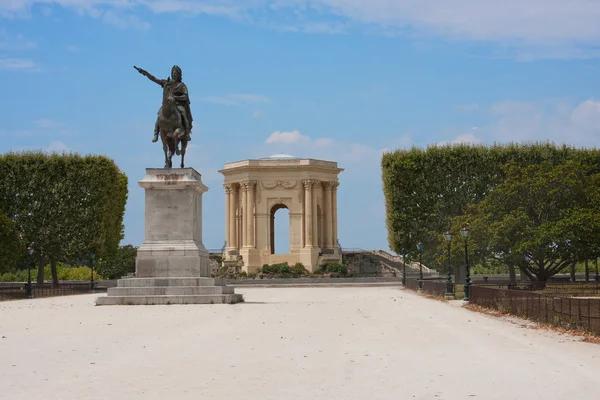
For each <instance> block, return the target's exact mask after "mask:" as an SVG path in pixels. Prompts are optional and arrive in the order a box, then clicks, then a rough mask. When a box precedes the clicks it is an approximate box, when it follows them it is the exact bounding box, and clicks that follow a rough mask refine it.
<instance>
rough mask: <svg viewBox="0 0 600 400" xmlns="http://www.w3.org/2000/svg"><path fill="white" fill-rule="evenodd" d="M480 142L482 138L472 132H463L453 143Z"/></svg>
mask: <svg viewBox="0 0 600 400" xmlns="http://www.w3.org/2000/svg"><path fill="white" fill-rule="evenodd" d="M480 142H481V139H479V138H478V137H476V136H475V135H474V134H472V133H463V134H461V135H458V137H457V138H456V139H454V140H453V141H452V143H454V144H459V143H472V144H476V143H480Z"/></svg>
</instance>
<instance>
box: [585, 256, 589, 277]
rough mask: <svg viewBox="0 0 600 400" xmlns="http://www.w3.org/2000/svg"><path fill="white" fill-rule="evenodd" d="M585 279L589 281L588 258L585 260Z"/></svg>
mask: <svg viewBox="0 0 600 400" xmlns="http://www.w3.org/2000/svg"><path fill="white" fill-rule="evenodd" d="M585 281H586V282H589V281H590V267H589V265H588V260H585Z"/></svg>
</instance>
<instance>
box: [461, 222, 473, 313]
mask: <svg viewBox="0 0 600 400" xmlns="http://www.w3.org/2000/svg"><path fill="white" fill-rule="evenodd" d="M469 233H470V232H469V228H467V226H466V225H465V226H463V228H462V229H461V230H460V234H461V236H462V237H463V238H464V239H465V270H466V271H465V272H466V274H465V299H464V300H465V301H469V288H470V287H471V268H470V267H469V248H468V242H469Z"/></svg>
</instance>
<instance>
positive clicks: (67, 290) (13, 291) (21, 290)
mask: <svg viewBox="0 0 600 400" xmlns="http://www.w3.org/2000/svg"><path fill="white" fill-rule="evenodd" d="M31 292H32V295H33V298H34V299H35V298H40V297H55V296H71V295H76V294H87V293H91V292H92V291H91V290H90V282H89V281H82V282H81V283H68V284H61V285H60V286H59V287H57V288H55V287H52V285H51V284H44V285H41V286H38V285H37V284H35V283H34V284H32V287H31ZM26 298H28V295H27V283H18V284H14V285H3V286H0V301H6V300H19V299H26Z"/></svg>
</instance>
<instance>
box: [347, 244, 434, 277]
mask: <svg viewBox="0 0 600 400" xmlns="http://www.w3.org/2000/svg"><path fill="white" fill-rule="evenodd" d="M344 252H347V253H363V254H368V255H370V256H371V257H373V258H374V259H376V260H377V261H379V262H380V263H381V264H382V265H383V266H385V267H387V268H389V269H392V270H394V271H396V274H397V276H402V270H403V263H402V257H401V256H395V255H392V254H390V253H388V252H387V251H384V250H363V249H347V250H345V251H344ZM422 268H423V276H424V277H437V276H438V273H437V272H436V271H432V270H431V269H429V268H427V267H426V266H425V265H423V267H422ZM406 276H408V277H418V276H419V263H418V262H407V263H406Z"/></svg>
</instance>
